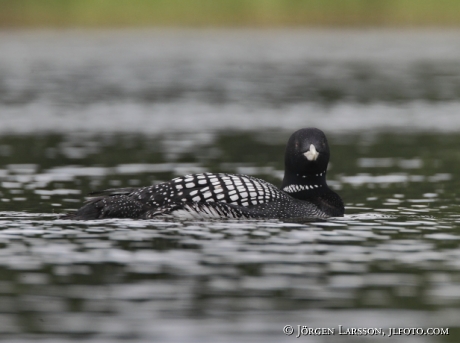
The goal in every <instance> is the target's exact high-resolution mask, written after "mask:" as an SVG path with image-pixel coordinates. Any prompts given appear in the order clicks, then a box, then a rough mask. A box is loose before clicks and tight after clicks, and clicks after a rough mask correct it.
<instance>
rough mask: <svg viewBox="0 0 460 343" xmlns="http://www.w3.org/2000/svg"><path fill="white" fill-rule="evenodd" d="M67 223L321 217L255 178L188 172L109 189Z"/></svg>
mask: <svg viewBox="0 0 460 343" xmlns="http://www.w3.org/2000/svg"><path fill="white" fill-rule="evenodd" d="M97 195H98V196H97V197H95V198H92V199H90V200H89V201H88V203H87V204H86V205H85V206H83V207H82V208H81V209H79V210H78V211H77V212H75V213H73V214H69V215H67V216H66V217H65V218H67V219H83V220H88V219H102V218H139V219H148V218H154V217H157V216H164V215H172V216H174V217H179V218H233V219H238V218H246V219H249V218H310V217H327V216H329V215H328V214H327V213H324V212H323V211H321V210H320V209H319V208H318V207H317V206H315V205H313V204H311V203H308V202H305V201H299V200H297V199H294V198H293V197H291V196H290V195H288V194H287V193H285V192H284V191H281V190H279V189H278V188H276V187H275V186H273V185H272V184H270V183H268V182H265V181H263V180H260V179H257V178H255V177H251V176H247V175H233V174H223V173H219V174H213V173H203V174H193V175H186V176H183V177H178V178H175V179H173V180H171V181H169V182H164V183H161V184H158V185H155V186H150V187H142V188H121V189H109V190H106V191H103V192H100V193H98V194H97Z"/></svg>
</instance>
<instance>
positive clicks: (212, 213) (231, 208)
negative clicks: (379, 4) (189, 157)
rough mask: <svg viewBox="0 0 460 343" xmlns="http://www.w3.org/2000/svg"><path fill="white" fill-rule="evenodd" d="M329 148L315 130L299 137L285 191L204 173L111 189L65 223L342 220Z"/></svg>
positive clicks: (288, 162)
mask: <svg viewBox="0 0 460 343" xmlns="http://www.w3.org/2000/svg"><path fill="white" fill-rule="evenodd" d="M329 155H330V154H329V145H328V143H327V139H326V136H325V134H324V133H323V132H322V131H321V130H319V129H316V128H304V129H300V130H298V131H296V132H294V133H293V134H292V135H291V137H290V138H289V141H288V143H287V146H286V152H285V172H284V178H283V183H282V185H281V189H279V188H277V187H276V186H274V185H272V184H270V183H268V182H266V181H263V180H261V179H258V178H255V177H252V176H248V175H236V174H226V173H200V174H189V175H185V176H181V177H177V178H175V179H172V180H171V181H168V182H163V183H160V184H157V185H154V186H147V187H141V188H117V189H107V190H105V191H102V192H96V193H92V194H91V195H94V196H95V197H93V198H91V199H90V200H88V201H87V203H86V204H85V205H84V206H83V207H81V208H80V209H79V210H77V211H76V212H73V213H69V214H66V215H65V216H64V217H62V218H63V219H73V220H91V219H103V218H133V219H150V218H156V217H161V216H167V217H171V216H172V217H177V218H181V219H225V218H229V219H296V220H302V219H313V218H327V217H341V216H343V215H344V212H345V211H344V205H343V201H342V199H341V198H340V196H339V195H338V194H337V193H335V192H334V191H332V190H331V189H330V188H329V187H328V185H327V183H326V170H327V165H328V163H329Z"/></svg>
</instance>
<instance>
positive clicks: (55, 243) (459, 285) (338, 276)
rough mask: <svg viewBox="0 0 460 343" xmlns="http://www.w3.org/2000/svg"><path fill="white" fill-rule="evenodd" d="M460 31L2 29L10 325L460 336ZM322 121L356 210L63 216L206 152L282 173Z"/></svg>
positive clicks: (207, 156)
mask: <svg viewBox="0 0 460 343" xmlns="http://www.w3.org/2000/svg"><path fill="white" fill-rule="evenodd" d="M459 33H460V32H458V31H457V32H455V31H414V32H412V31H402V32H399V31H368V32H364V31H363V32H358V31H357V32H351V31H350V32H337V31H301V30H298V31H296V30H293V31H288V30H286V31H265V32H263V31H238V30H234V31H216V32H211V31H188V32H186V31H172V30H171V31H109V32H101V31H99V32H92V31H87V32H86V31H83V32H79V31H64V32H59V33H57V32H38V33H33V32H2V33H0V50H1V52H2V53H1V54H0V339H1V340H5V341H8V342H37V341H38V342H79V341H82V340H85V341H88V342H94V343H96V342H97V343H99V342H292V341H296V340H303V341H308V342H356V341H362V342H370V341H375V340H380V341H388V342H457V341H459V339H460V208H459V207H460V206H459V205H460V201H459V195H458V189H459V187H460V182H459V181H458V178H457V175H459V173H460V163H459V161H460V152H459V149H458V147H459V146H460V136H459V135H458V131H459V130H460V62H459V61H460V59H459V57H460V34H459ZM307 126H317V127H319V128H321V129H322V130H323V131H325V133H326V135H327V137H328V139H329V143H330V146H331V160H332V162H331V165H330V168H329V171H328V180H329V181H328V182H329V184H330V186H331V187H332V188H333V189H335V190H336V191H337V192H338V193H339V194H340V195H341V196H342V198H343V199H344V201H345V204H346V216H345V217H344V218H333V219H330V220H326V221H317V222H305V223H298V222H296V223H292V222H278V221H212V222H206V221H174V220H148V221H145V220H127V219H123V220H102V221H87V222H76V221H68V220H61V219H59V215H60V214H62V213H65V212H67V211H69V210H74V209H76V208H78V207H79V206H80V205H81V203H82V202H83V200H84V198H85V196H86V194H88V193H89V192H91V191H95V190H101V189H105V188H114V187H125V186H137V185H139V186H142V185H148V184H154V183H158V182H161V181H165V180H168V179H170V178H173V177H175V176H179V175H184V174H186V173H195V172H203V171H211V172H231V173H243V174H249V175H254V176H257V177H260V178H262V179H264V180H267V181H269V182H272V183H274V184H276V185H280V183H281V178H282V176H283V158H284V157H283V154H284V145H285V143H286V141H287V139H288V138H289V135H290V134H291V133H292V132H293V131H295V130H297V129H299V128H302V127H307ZM286 325H292V326H293V328H294V330H295V331H294V333H293V334H292V335H291V336H289V335H285V334H284V333H283V328H284V327H285V326H286ZM298 325H301V326H302V325H305V326H307V327H308V328H331V329H334V330H335V333H336V334H335V335H334V336H325V335H307V336H303V335H302V336H301V337H300V338H298V339H297V338H296V336H297V334H298V333H297V328H298V327H297V326H298ZM339 325H342V331H345V330H346V329H347V328H376V329H380V328H381V329H382V330H383V332H385V336H382V335H362V336H356V335H339V334H338V331H339ZM389 328H423V329H428V328H443V329H445V328H447V329H448V330H449V335H441V334H437V335H430V334H427V335H417V334H413V335H406V334H404V333H403V334H401V335H396V336H392V337H388V333H389V331H388V330H389Z"/></svg>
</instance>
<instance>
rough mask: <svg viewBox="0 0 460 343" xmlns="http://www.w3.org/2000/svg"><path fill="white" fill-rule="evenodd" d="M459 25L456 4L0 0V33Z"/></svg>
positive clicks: (416, 0) (448, 0)
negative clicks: (25, 29) (23, 30)
mask: <svg viewBox="0 0 460 343" xmlns="http://www.w3.org/2000/svg"><path fill="white" fill-rule="evenodd" d="M459 24H460V1H459V0H0V27H3V28H9V27H130V26H133V27H142V26H197V27H206V26H214V27H219V26H233V27H235V26H236V27H238V26H245V27H270V26H274V27H280V26H345V27H346V26H352V27H353V26H357V27H360V26H458V25H459Z"/></svg>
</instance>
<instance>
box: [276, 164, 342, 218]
mask: <svg viewBox="0 0 460 343" xmlns="http://www.w3.org/2000/svg"><path fill="white" fill-rule="evenodd" d="M281 189H282V190H284V191H285V192H286V193H288V194H290V195H291V196H292V197H293V198H295V199H298V200H304V201H308V202H311V203H313V204H315V205H316V206H318V207H319V208H320V209H321V210H323V211H324V212H325V213H327V214H328V215H330V216H334V217H335V216H343V213H344V205H343V202H342V199H341V198H340V196H339V195H338V194H337V193H335V192H334V191H332V190H331V189H330V188H329V187H328V185H327V183H326V172H323V173H320V174H313V175H306V176H305V177H303V176H302V175H298V174H295V173H289V172H287V171H286V172H285V173H284V179H283V184H282V186H281Z"/></svg>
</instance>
